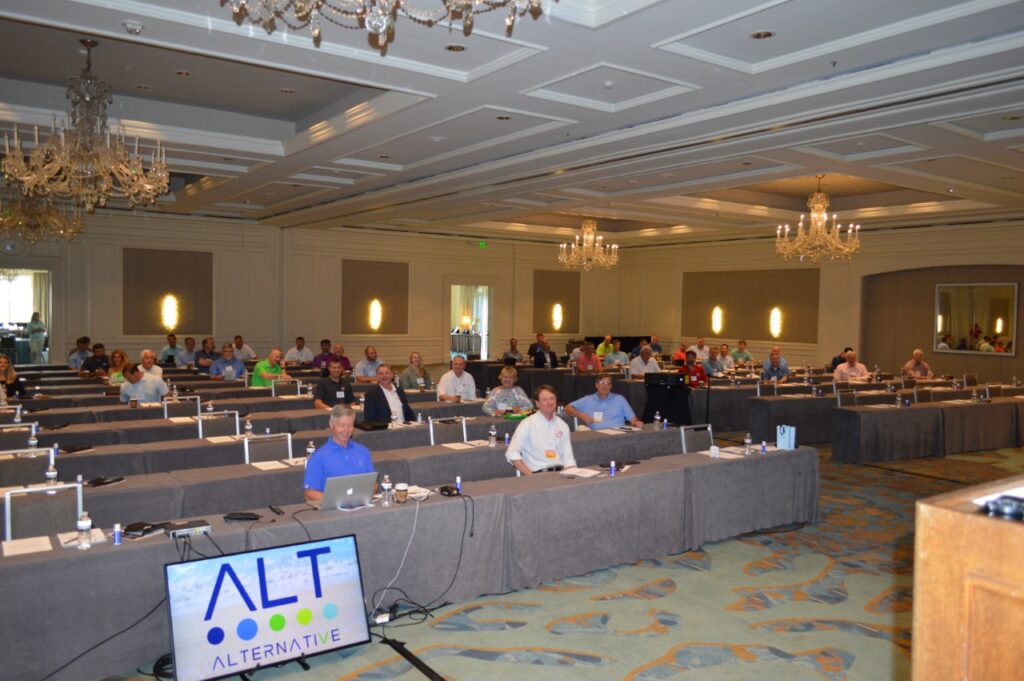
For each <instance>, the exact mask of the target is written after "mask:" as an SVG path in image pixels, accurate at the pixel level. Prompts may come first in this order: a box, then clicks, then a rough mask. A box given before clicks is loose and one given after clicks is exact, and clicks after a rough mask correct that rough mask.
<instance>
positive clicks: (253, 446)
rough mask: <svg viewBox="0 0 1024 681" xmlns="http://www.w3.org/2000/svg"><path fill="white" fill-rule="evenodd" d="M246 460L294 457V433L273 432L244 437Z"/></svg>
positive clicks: (274, 459)
mask: <svg viewBox="0 0 1024 681" xmlns="http://www.w3.org/2000/svg"><path fill="white" fill-rule="evenodd" d="M242 442H243V443H245V445H244V449H245V462H246V463H247V464H248V463H253V462H258V461H280V460H281V459H290V458H292V434H291V433H273V434H271V435H253V436H252V437H247V438H243V439H242Z"/></svg>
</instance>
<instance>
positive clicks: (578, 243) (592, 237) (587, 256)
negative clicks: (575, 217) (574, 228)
mask: <svg viewBox="0 0 1024 681" xmlns="http://www.w3.org/2000/svg"><path fill="white" fill-rule="evenodd" d="M581 229H582V231H583V235H582V239H581V238H580V235H576V240H575V241H574V242H573V243H571V244H568V243H566V244H560V245H559V247H558V262H559V264H561V265H562V266H563V267H565V268H566V269H570V270H583V271H584V272H589V271H590V270H592V269H595V268H601V269H609V268H612V267H615V266H616V265H618V264H619V246H618V244H612V245H611V246H605V245H604V237H603V236H597V222H596V221H594V220H584V221H583V226H582V228H581Z"/></svg>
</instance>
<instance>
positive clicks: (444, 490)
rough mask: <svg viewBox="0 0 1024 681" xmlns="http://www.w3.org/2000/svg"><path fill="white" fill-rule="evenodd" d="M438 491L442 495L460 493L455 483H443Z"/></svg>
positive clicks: (453, 495)
mask: <svg viewBox="0 0 1024 681" xmlns="http://www.w3.org/2000/svg"><path fill="white" fill-rule="evenodd" d="M437 491H438V492H439V493H440V494H441V496H442V497H457V496H459V494H460V493H459V490H458V489H456V488H455V486H454V485H442V486H441V488H440V489H438V490H437Z"/></svg>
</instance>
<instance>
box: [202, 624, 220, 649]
mask: <svg viewBox="0 0 1024 681" xmlns="http://www.w3.org/2000/svg"><path fill="white" fill-rule="evenodd" d="M206 640H207V641H209V642H210V645H211V646H215V645H220V643H221V642H222V641H223V640H224V630H223V629H221V628H220V627H214V628H213V629H210V631H208V632H206Z"/></svg>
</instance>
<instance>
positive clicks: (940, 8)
mask: <svg viewBox="0 0 1024 681" xmlns="http://www.w3.org/2000/svg"><path fill="white" fill-rule="evenodd" d="M412 1H413V0H410V2H412ZM421 1H422V0H421ZM125 22H129V23H131V22H136V23H137V24H140V25H141V26H142V29H141V32H139V33H138V35H132V34H130V33H129V32H128V31H126V29H125ZM282 28H284V30H275V31H274V32H272V33H267V32H266V31H264V30H262V29H260V28H257V27H253V26H251V25H249V24H242V23H236V22H235V21H234V20H233V18H232V15H231V11H230V7H229V6H228V5H227V3H226V2H223V1H222V0H175V1H174V2H170V1H166V0H165V1H163V2H158V1H157V0H103V1H100V0H49V1H48V2H38V0H5V2H4V3H3V4H2V5H0V130H3V131H9V130H11V129H12V128H13V126H14V124H18V126H19V127H21V128H22V129H24V127H25V126H32V125H35V124H39V125H45V126H49V123H50V120H51V117H52V115H53V114H54V113H57V114H58V115H59V114H61V112H63V110H64V108H65V107H66V102H65V99H64V92H63V82H64V80H65V79H66V78H67V77H68V76H70V75H72V74H74V73H76V72H77V71H78V70H79V69H80V68H81V66H82V63H83V57H82V55H81V54H80V46H79V45H78V39H79V38H82V37H94V38H96V39H98V40H99V41H100V45H99V47H98V48H97V49H96V50H95V51H94V69H93V70H94V71H95V72H96V73H97V74H98V75H100V76H101V77H102V78H104V79H105V80H107V81H108V82H110V83H111V85H112V86H113V89H114V94H115V101H114V104H113V106H112V107H111V114H112V116H114V117H116V118H118V119H120V120H121V122H122V123H123V125H124V127H125V129H126V130H127V131H128V133H129V134H130V135H139V136H140V137H141V138H142V140H143V145H144V146H147V145H152V144H153V143H154V142H155V141H156V140H160V141H162V142H163V143H164V144H165V145H166V146H167V149H168V151H167V158H168V164H169V165H170V167H171V170H172V171H173V172H174V173H175V181H174V183H173V193H172V194H171V195H169V196H167V197H164V198H163V199H161V200H160V201H159V202H158V204H157V205H156V206H154V207H151V208H150V209H148V210H154V211H161V212H168V213H179V214H194V215H208V216H216V217H222V218H235V219H244V220H252V221H259V222H261V223H264V224H268V225H273V226H279V227H294V226H305V227H313V228H321V229H331V228H337V227H350V228H352V227H354V228H373V229H388V230H402V231H409V232H419V233H429V234H459V235H471V236H473V237H483V238H509V239H528V240H538V241H544V240H548V241H555V240H563V239H565V238H566V236H568V235H570V234H572V233H574V232H575V230H576V228H577V227H578V225H579V223H580V222H581V221H582V219H583V218H585V217H593V218H596V219H598V225H599V229H600V230H601V231H604V232H607V233H608V234H609V236H610V238H613V239H614V240H615V241H617V242H618V243H620V244H622V245H623V246H626V247H629V246H636V245H647V244H661V243H684V242H690V241H707V240H718V239H750V238H764V237H766V236H769V235H772V234H774V228H775V225H776V224H777V223H780V222H795V221H796V220H797V219H798V216H799V213H800V212H801V211H802V210H805V208H804V203H805V200H806V196H807V194H808V193H810V192H811V191H813V190H814V188H815V187H816V183H817V180H816V179H815V176H817V175H824V178H823V179H822V188H823V190H824V191H826V192H827V193H829V194H830V196H831V197H832V209H833V210H835V211H837V212H839V213H840V220H841V221H850V220H852V221H857V222H860V223H862V224H863V229H864V231H867V232H870V231H871V230H873V229H883V228H905V227H920V226H931V225H936V224H941V225H961V226H962V227H963V228H964V229H970V228H971V226H972V225H976V224H984V223H1010V222H1013V221H1017V220H1020V219H1022V218H1024V0H900V1H899V2H892V0H857V2H849V0H766V1H765V2H762V3H756V2H752V1H751V0H717V1H716V2H706V1H705V0H662V1H661V2H656V1H651V0H620V1H619V2H614V1H612V0H561V1H560V2H551V3H549V4H548V5H546V6H545V12H544V14H543V16H541V17H540V18H539V19H531V18H529V17H524V18H523V19H520V20H519V21H518V22H517V24H516V27H515V31H514V35H513V36H511V37H509V36H507V35H506V33H505V28H504V16H503V13H501V12H494V13H492V14H489V15H482V16H480V17H478V18H477V19H476V22H475V26H474V27H473V30H472V34H471V35H469V36H466V35H465V34H464V31H463V30H462V29H461V27H460V26H459V25H458V24H456V25H455V26H453V27H452V29H451V30H449V28H448V27H447V26H444V27H442V26H435V27H433V28H429V27H426V26H422V25H417V24H415V23H413V22H410V21H408V20H404V19H399V20H398V22H397V27H396V31H395V35H394V40H393V41H392V42H391V43H390V44H388V45H386V47H385V49H384V50H383V51H382V50H381V49H379V48H377V46H376V45H375V43H373V42H372V41H371V40H369V39H368V38H367V35H366V33H365V32H364V31H361V30H344V29H342V28H339V27H337V26H335V25H333V24H330V23H325V24H324V27H323V33H322V39H321V41H320V43H319V45H317V44H314V42H313V41H312V40H311V38H310V36H309V34H308V32H306V31H296V32H292V31H290V30H288V29H287V27H282ZM759 32H769V33H771V34H772V35H771V37H768V38H765V39H755V38H754V37H753V36H754V34H757V33H759ZM449 45H457V46H460V47H462V48H463V49H462V50H461V51H453V50H450V49H445V48H446V46H449ZM44 134H45V131H44ZM114 209H117V207H116V206H115V207H114Z"/></svg>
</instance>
